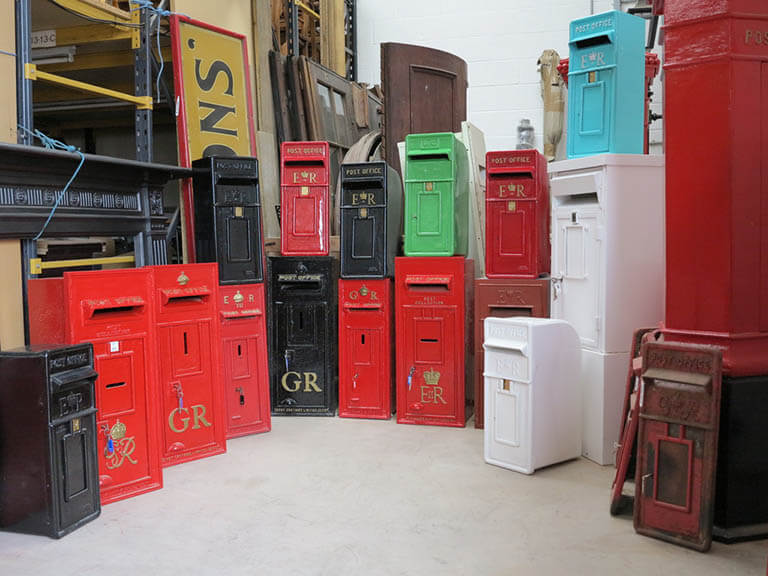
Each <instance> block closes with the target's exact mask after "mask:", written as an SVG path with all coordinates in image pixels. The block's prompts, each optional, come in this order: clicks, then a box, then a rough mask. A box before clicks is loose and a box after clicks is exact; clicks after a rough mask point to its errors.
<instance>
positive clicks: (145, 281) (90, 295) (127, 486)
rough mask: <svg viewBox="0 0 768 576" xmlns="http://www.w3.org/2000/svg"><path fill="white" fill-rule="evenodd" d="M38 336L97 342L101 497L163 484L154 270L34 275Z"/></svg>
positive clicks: (32, 306)
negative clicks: (55, 275) (56, 275)
mask: <svg viewBox="0 0 768 576" xmlns="http://www.w3.org/2000/svg"><path fill="white" fill-rule="evenodd" d="M28 296H29V310H30V312H31V313H30V316H29V331H30V342H31V343H32V344H51V343H69V344H77V343H80V342H91V343H92V344H93V355H94V369H95V370H96V372H97V373H98V378H97V379H96V384H95V386H96V409H97V411H98V412H97V417H96V429H97V432H98V451H97V457H98V466H99V484H100V490H101V503H102V505H103V504H109V503H110V502H114V501H116V500H122V499H125V498H130V497H132V496H136V495H138V494H143V493H144V492H148V491H150V490H157V489H159V488H162V485H163V482H162V478H163V477H162V469H161V466H160V455H161V443H160V442H161V440H160V439H161V434H162V431H161V428H160V424H161V419H162V415H161V410H160V406H158V405H157V396H158V391H157V377H158V374H157V370H156V369H157V362H158V358H157V354H158V352H157V340H156V338H155V334H156V331H155V327H154V325H153V315H154V314H153V309H152V270H151V269H150V268H133V269H126V270H103V271H93V272H65V273H64V276H63V277H62V278H50V279H37V280H30V281H29V282H28Z"/></svg>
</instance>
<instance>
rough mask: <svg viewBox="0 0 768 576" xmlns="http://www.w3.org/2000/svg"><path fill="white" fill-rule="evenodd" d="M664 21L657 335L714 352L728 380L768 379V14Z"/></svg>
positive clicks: (738, 8)
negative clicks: (662, 292)
mask: <svg viewBox="0 0 768 576" xmlns="http://www.w3.org/2000/svg"><path fill="white" fill-rule="evenodd" d="M664 12H665V28H664V29H665V63H664V74H665V86H666V87H665V99H664V105H665V112H664V117H665V122H666V125H665V136H664V138H665V146H666V161H667V181H666V196H667V203H666V221H667V297H666V325H667V329H666V330H665V332H664V333H665V337H666V339H667V340H675V341H683V342H691V343H706V344H715V345H719V346H723V347H724V348H725V351H724V353H723V366H724V371H725V372H726V373H727V374H729V375H731V376H748V375H758V374H765V373H768V312H766V308H768V273H767V272H768V256H766V254H768V252H767V251H766V247H767V246H768V232H766V230H768V203H766V201H765V198H766V197H767V196H768V177H767V176H766V174H768V154H766V150H768V38H767V37H766V35H765V33H764V31H765V30H766V28H767V27H768V5H766V4H765V2H761V1H759V0H717V1H715V0H712V1H708V2H693V1H691V0H687V1H682V0H677V1H675V0H668V1H667V2H665V5H664ZM713 78H716V79H721V81H717V82H715V81H712V79H713ZM693 93H696V94H698V96H697V97H696V98H691V94H693ZM701 118H708V119H709V121H708V122H705V123H703V122H701Z"/></svg>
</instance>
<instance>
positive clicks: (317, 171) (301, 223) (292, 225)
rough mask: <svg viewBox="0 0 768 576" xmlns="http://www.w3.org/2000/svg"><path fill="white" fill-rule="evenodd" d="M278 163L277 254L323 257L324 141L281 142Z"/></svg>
mask: <svg viewBox="0 0 768 576" xmlns="http://www.w3.org/2000/svg"><path fill="white" fill-rule="evenodd" d="M280 162H281V170H280V253H281V254H282V255H283V256H308V255H316V256H327V255H328V250H329V235H330V208H329V203H330V192H329V188H328V186H329V182H330V165H329V147H328V142H283V144H282V146H281V148H280Z"/></svg>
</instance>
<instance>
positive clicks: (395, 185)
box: [340, 162, 403, 278]
mask: <svg viewBox="0 0 768 576" xmlns="http://www.w3.org/2000/svg"><path fill="white" fill-rule="evenodd" d="M401 182H402V181H401V180H400V176H399V175H398V174H397V172H396V171H395V170H394V169H393V168H392V167H390V166H388V165H387V164H386V162H369V163H365V164H342V166H341V231H340V236H341V277H342V278H392V277H393V276H394V275H395V256H396V255H397V248H398V244H399V242H400V226H401V224H402V204H403V187H402V184H401Z"/></svg>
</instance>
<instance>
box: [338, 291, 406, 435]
mask: <svg viewBox="0 0 768 576" xmlns="http://www.w3.org/2000/svg"><path fill="white" fill-rule="evenodd" d="M339 315H340V318H339V416H341V417H344V418H379V419H383V420H386V419H389V416H390V414H392V408H393V405H392V399H393V394H392V361H393V358H394V356H393V355H392V336H393V331H392V329H393V323H392V280H391V279H390V278H382V279H378V280H372V279H365V280H362V279H360V280H358V279H349V280H339Z"/></svg>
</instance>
